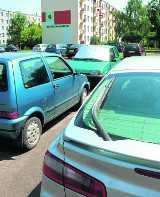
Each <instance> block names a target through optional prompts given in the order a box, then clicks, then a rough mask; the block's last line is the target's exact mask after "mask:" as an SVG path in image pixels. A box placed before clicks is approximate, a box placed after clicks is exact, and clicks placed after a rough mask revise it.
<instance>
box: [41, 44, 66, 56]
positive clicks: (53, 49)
mask: <svg viewBox="0 0 160 197" xmlns="http://www.w3.org/2000/svg"><path fill="white" fill-rule="evenodd" d="M66 49H67V45H66V44H49V45H48V46H47V47H46V49H45V52H49V53H56V54H59V55H61V56H65V53H66Z"/></svg>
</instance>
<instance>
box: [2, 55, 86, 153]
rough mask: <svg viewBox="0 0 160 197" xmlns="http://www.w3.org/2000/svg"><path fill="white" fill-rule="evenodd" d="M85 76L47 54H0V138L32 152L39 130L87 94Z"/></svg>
mask: <svg viewBox="0 0 160 197" xmlns="http://www.w3.org/2000/svg"><path fill="white" fill-rule="evenodd" d="M89 87H90V85H89V82H88V80H87V77H86V76H85V75H81V74H78V73H77V72H75V71H74V70H73V69H72V68H71V67H70V66H69V65H68V63H67V62H66V61H65V60H64V59H63V58H61V57H60V56H59V55H56V54H51V53H44V52H43V53H39V52H37V53H36V52H35V53H4V54H3V55H2V54H0V137H7V138H11V139H13V140H14V141H15V142H17V143H20V144H22V145H23V147H24V148H25V149H28V150H29V149H32V148H34V147H35V146H36V145H37V143H38V141H39V139H40V136H41V133H42V127H43V126H44V125H45V124H46V123H47V122H49V121H51V120H52V119H54V118H55V117H57V116H58V115H60V114H62V113H63V112H64V111H66V110H68V109H69V108H71V107H72V106H75V105H77V106H80V105H81V104H82V103H83V101H84V100H85V99H86V97H87V94H88V92H89Z"/></svg>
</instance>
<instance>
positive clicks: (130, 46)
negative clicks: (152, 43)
mask: <svg viewBox="0 0 160 197" xmlns="http://www.w3.org/2000/svg"><path fill="white" fill-rule="evenodd" d="M137 48H138V45H137V44H129V45H127V46H126V49H137Z"/></svg>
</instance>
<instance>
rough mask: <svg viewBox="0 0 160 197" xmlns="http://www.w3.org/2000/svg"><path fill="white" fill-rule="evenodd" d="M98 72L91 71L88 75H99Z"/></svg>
mask: <svg viewBox="0 0 160 197" xmlns="http://www.w3.org/2000/svg"><path fill="white" fill-rule="evenodd" d="M99 73H100V72H99V71H97V70H92V71H91V72H90V75H99Z"/></svg>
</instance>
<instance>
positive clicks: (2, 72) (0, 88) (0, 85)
mask: <svg viewBox="0 0 160 197" xmlns="http://www.w3.org/2000/svg"><path fill="white" fill-rule="evenodd" d="M7 89H8V81H7V70H6V65H5V64H1V63H0V92H5V91H7Z"/></svg>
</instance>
